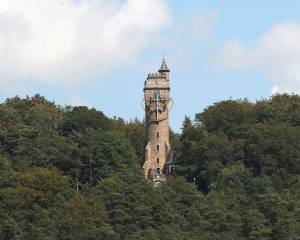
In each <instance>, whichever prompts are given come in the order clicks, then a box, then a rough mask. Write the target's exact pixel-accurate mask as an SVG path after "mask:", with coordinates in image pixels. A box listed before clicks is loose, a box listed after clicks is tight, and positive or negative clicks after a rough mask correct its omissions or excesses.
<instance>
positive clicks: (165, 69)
mask: <svg viewBox="0 0 300 240" xmlns="http://www.w3.org/2000/svg"><path fill="white" fill-rule="evenodd" d="M158 71H159V72H170V70H169V68H168V66H167V63H166V59H164V58H163V60H162V64H161V67H160V69H159V70H158Z"/></svg>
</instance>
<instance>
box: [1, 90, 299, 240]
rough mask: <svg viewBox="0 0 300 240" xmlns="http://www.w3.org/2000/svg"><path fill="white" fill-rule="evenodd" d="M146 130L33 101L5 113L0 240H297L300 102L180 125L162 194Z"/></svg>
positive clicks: (229, 111)
mask: <svg viewBox="0 0 300 240" xmlns="http://www.w3.org/2000/svg"><path fill="white" fill-rule="evenodd" d="M143 125H144V124H143V122H140V121H138V120H136V119H135V120H134V121H131V122H125V121H124V120H122V119H120V118H114V119H109V118H107V117H106V116H105V115H104V114H103V113H102V112H100V111H96V110H95V109H88V108H86V107H60V106H57V105H55V104H54V103H52V102H49V101H47V100H46V99H45V98H44V97H41V96H39V95H36V96H34V97H27V98H26V99H20V98H19V97H15V98H11V99H7V100H6V102H5V103H3V104H0V239H8V240H9V239H20V240H29V239H30V240H31V239H37V240H50V239H51V240H71V239H75V240H76V239H78V240H102V239H103V240H125V239H126V240H143V239H144V240H158V239H161V240H184V239H188V240H198V239H205V240H207V239H208V240H218V239H219V240H226V239H228V240H232V239H245V240H246V239H278V240H279V239H282V240H284V239H289V240H296V239H300V200H299V199H300V97H298V96H296V95H275V96H273V97H272V98H271V99H268V100H262V101H258V102H257V103H255V104H254V103H250V102H248V101H247V100H237V101H233V100H229V101H223V102H219V103H216V104H214V105H213V106H210V107H208V108H207V109H205V110H204V111H203V112H202V113H199V114H196V117H195V120H194V121H191V120H190V119H189V118H186V119H185V120H184V123H183V128H182V133H181V134H180V135H179V134H174V133H172V134H171V143H172V147H173V150H174V156H175V157H176V160H177V163H178V167H177V176H175V177H172V178H169V179H168V181H167V183H165V184H162V185H161V186H160V187H158V188H154V187H153V186H152V185H151V184H150V183H149V182H147V181H145V180H144V177H143V175H142V171H141V168H140V167H141V162H142V159H143V148H144V144H145V135H144V127H143Z"/></svg>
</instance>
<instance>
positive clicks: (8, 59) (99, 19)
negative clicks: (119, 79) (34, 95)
mask: <svg viewBox="0 0 300 240" xmlns="http://www.w3.org/2000/svg"><path fill="white" fill-rule="evenodd" d="M169 22H170V18H169V10H168V7H167V4H166V3H165V1H164V0H156V1H153V0H127V1H121V0H17V1H16V0H1V1H0V89H2V90H3V89H7V88H12V89H14V88H17V87H18V88H21V87H25V86H26V85H28V84H29V82H28V81H30V83H42V84H44V83H46V84H54V85H56V86H63V85H65V86H74V85H76V84H77V83H81V82H82V81H84V80H86V79H88V78H92V77H94V76H99V75H101V74H103V73H107V72H110V71H114V70H115V69H117V68H119V67H123V66H126V65H128V64H130V63H132V62H133V61H134V60H135V59H136V57H137V55H138V54H139V53H140V52H141V51H143V50H144V49H146V48H147V47H149V46H151V45H152V44H153V43H155V42H156V41H157V40H158V39H159V36H160V32H161V31H162V30H163V29H164V28H166V27H167V26H168V24H169Z"/></svg>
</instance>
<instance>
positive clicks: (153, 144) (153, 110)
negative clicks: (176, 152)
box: [143, 59, 173, 182]
mask: <svg viewBox="0 0 300 240" xmlns="http://www.w3.org/2000/svg"><path fill="white" fill-rule="evenodd" d="M169 72H170V70H169V69H168V67H167V65H166V62H165V60H164V59H163V62H162V66H161V68H160V69H159V71H158V73H155V74H148V77H147V80H146V81H145V85H144V101H145V119H146V136H147V144H146V147H145V162H144V165H143V168H144V174H145V177H146V178H148V179H152V180H153V181H154V182H156V181H164V180H165V176H166V175H169V174H171V173H172V171H173V159H172V151H171V148H170V143H169V108H170V102H171V99H170V86H169V83H170V79H169Z"/></svg>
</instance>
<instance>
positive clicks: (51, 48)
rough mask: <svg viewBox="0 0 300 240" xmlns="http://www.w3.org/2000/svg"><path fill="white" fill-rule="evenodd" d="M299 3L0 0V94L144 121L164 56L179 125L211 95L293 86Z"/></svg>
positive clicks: (254, 95) (253, 95)
mask: <svg viewBox="0 0 300 240" xmlns="http://www.w3.org/2000/svg"><path fill="white" fill-rule="evenodd" d="M299 11H300V2H299V1H296V0H294V1H292V0H285V1H274V0H264V1H259V0H251V1H239V0H226V1H220V0H203V1H198V0H185V1H182V0H169V1H167V0H166V1H165V0H1V1H0V91H1V93H0V96H1V99H0V100H2V101H3V100H5V99H6V98H7V97H12V96H15V95H20V96H22V97H23V96H26V95H32V94H35V93H40V94H42V95H44V96H45V97H47V98H48V99H49V100H54V101H55V102H56V103H58V104H60V105H65V104H70V105H87V106H89V107H95V108H96V109H98V110H102V111H103V112H104V113H105V114H107V115H108V116H114V115H115V116H120V117H123V118H124V119H126V120H129V119H130V118H134V117H138V118H140V119H142V118H143V110H142V108H141V99H142V98H143V91H142V89H143V83H144V80H145V79H146V76H147V74H148V72H155V71H157V70H158V68H159V67H160V64H161V59H162V56H163V55H164V54H165V55H166V59H167V64H168V66H169V68H170V69H171V95H172V97H173V100H174V107H173V109H172V113H171V120H170V124H171V127H172V128H173V129H174V130H176V131H178V130H180V127H181V124H182V121H183V118H184V116H185V115H188V116H191V117H192V118H193V117H194V114H195V113H197V112H200V111H202V110H203V109H204V108H205V107H207V106H209V105H210V104H212V103H214V102H216V101H221V100H225V99H229V98H245V97H247V98H249V99H250V100H252V101H255V100H256V99H261V98H267V97H269V96H270V95H271V94H272V93H276V92H294V93H300V14H299Z"/></svg>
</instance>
